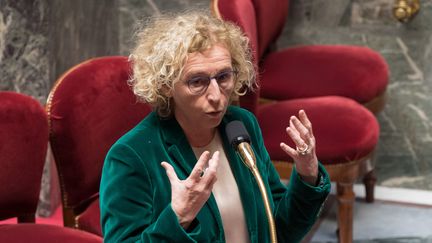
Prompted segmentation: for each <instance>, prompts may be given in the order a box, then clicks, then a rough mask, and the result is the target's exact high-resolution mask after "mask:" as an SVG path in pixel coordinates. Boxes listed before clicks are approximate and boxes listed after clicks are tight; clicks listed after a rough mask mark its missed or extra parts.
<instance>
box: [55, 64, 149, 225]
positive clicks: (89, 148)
mask: <svg viewBox="0 0 432 243" xmlns="http://www.w3.org/2000/svg"><path fill="white" fill-rule="evenodd" d="M130 75H131V69H130V65H129V62H128V60H127V57H123V56H112V57H101V58H95V59H91V60H88V61H86V62H83V63H81V64H78V65H77V66H75V67H73V68H71V69H70V70H69V71H67V72H66V73H65V74H64V75H63V76H62V77H61V78H60V79H59V80H58V81H57V83H56V85H55V86H54V88H53V90H52V91H51V93H50V96H49V98H48V103H47V111H48V118H49V125H50V143H51V148H52V151H53V155H54V158H55V161H56V164H57V169H58V173H59V181H60V184H61V185H60V186H61V191H62V200H63V208H64V213H66V214H68V213H70V212H69V210H72V211H73V213H74V214H75V215H76V214H79V213H80V210H81V211H82V210H83V207H86V205H87V204H89V203H90V202H91V201H93V200H94V199H96V198H97V196H98V192H99V183H100V178H101V171H102V166H103V162H104V159H105V155H106V153H107V152H108V150H109V148H110V147H111V145H112V144H113V143H114V142H115V141H116V140H117V139H118V138H120V137H121V136H122V135H123V134H124V133H126V132H127V131H128V130H129V129H131V128H132V127H134V126H135V125H136V124H137V123H138V122H139V121H140V120H141V119H143V118H144V117H145V116H146V115H147V114H148V113H149V112H150V111H151V108H150V107H149V106H148V105H146V104H143V103H139V102H137V99H136V98H135V95H134V94H133V92H132V91H131V88H130V86H129V85H128V84H127V80H128V78H129V76H130ZM65 220H66V216H65Z"/></svg>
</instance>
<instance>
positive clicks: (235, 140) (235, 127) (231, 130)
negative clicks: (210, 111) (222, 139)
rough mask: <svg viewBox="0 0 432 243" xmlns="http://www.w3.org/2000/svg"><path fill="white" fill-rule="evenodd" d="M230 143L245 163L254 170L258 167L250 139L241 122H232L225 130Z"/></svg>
mask: <svg viewBox="0 0 432 243" xmlns="http://www.w3.org/2000/svg"><path fill="white" fill-rule="evenodd" d="M225 131H226V134H227V137H228V141H229V143H230V144H231V146H232V147H233V148H234V149H235V150H236V151H237V152H238V153H239V154H240V157H241V159H242V161H243V163H244V164H245V165H246V166H247V167H248V168H249V169H250V170H252V169H253V168H254V167H256V159H255V154H254V152H253V150H252V147H251V146H250V137H249V133H248V132H247V130H246V128H245V126H244V125H243V123H242V122H241V121H232V122H230V123H228V124H227V126H226V128H225Z"/></svg>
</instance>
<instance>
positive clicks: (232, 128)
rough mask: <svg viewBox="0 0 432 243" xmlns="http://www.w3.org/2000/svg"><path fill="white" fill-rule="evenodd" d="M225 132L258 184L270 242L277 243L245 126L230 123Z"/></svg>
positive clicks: (263, 187) (238, 123)
mask: <svg viewBox="0 0 432 243" xmlns="http://www.w3.org/2000/svg"><path fill="white" fill-rule="evenodd" d="M225 132H226V134H227V137H228V141H229V143H230V144H231V146H232V147H233V148H234V150H236V151H237V153H238V154H239V155H240V158H241V159H242V161H243V163H244V164H245V165H246V167H248V168H249V170H250V171H251V172H252V174H253V176H254V177H255V180H256V182H257V184H258V188H259V190H260V192H261V196H262V199H263V201H264V207H265V211H266V215H267V220H268V223H269V231H270V240H271V242H272V243H277V236H276V226H275V223H274V219H273V212H272V210H271V207H270V201H269V198H268V195H267V190H266V188H265V185H264V182H263V180H262V177H261V175H260V173H259V170H258V168H257V166H256V158H255V154H254V152H253V150H252V147H251V145H250V136H249V133H248V132H247V130H246V128H245V126H244V125H243V123H242V122H241V121H231V122H229V123H228V124H227V126H226V127H225Z"/></svg>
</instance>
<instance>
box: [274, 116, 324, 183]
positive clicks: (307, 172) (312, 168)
mask: <svg viewBox="0 0 432 243" xmlns="http://www.w3.org/2000/svg"><path fill="white" fill-rule="evenodd" d="M286 132H287V133H288V135H289V136H290V138H291V139H292V140H293V142H294V144H295V146H296V148H291V147H290V146H288V145H286V144H285V143H281V144H280V146H281V148H282V149H283V150H284V151H285V152H286V153H287V154H288V155H289V156H291V158H293V159H294V163H295V165H296V169H297V172H298V173H299V175H300V177H301V178H302V179H303V180H304V181H306V182H307V183H309V184H310V185H313V186H314V185H315V184H316V181H317V178H318V159H317V156H316V153H315V149H316V148H315V145H316V143H315V137H314V135H313V132H312V123H311V122H310V121H309V119H308V117H307V115H306V113H305V111H304V110H300V111H299V115H298V118H297V117H296V116H292V117H291V118H290V124H289V126H288V127H287V128H286Z"/></svg>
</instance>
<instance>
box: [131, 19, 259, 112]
mask: <svg viewBox="0 0 432 243" xmlns="http://www.w3.org/2000/svg"><path fill="white" fill-rule="evenodd" d="M135 38H136V45H135V48H134V49H133V51H132V53H131V55H130V61H131V62H132V68H133V74H132V76H131V78H130V79H129V84H130V85H131V86H132V87H133V92H134V93H135V95H136V96H137V97H138V100H139V101H141V102H147V103H149V104H150V105H152V106H153V108H154V109H155V110H156V111H157V113H158V115H159V116H161V117H168V116H170V115H171V114H172V106H173V105H172V104H171V102H172V101H171V100H170V98H169V97H167V96H166V95H165V94H166V93H167V92H166V90H167V88H168V89H171V90H172V89H173V86H174V84H175V82H177V81H179V79H180V77H181V76H182V72H183V68H184V66H185V64H186V62H187V57H188V54H189V53H193V52H203V51H205V50H207V49H209V48H211V47H212V46H214V45H215V44H222V45H224V46H225V47H226V48H227V49H228V51H229V52H230V54H231V59H232V66H233V69H234V70H236V71H237V75H236V83H235V86H234V95H243V94H244V93H245V91H246V89H253V86H254V83H255V71H254V65H253V62H252V55H251V51H250V49H249V39H248V38H247V37H246V36H245V35H244V34H243V32H242V31H241V30H240V28H239V27H238V26H236V25H235V24H233V23H230V22H227V21H223V20H220V19H217V18H216V17H213V16H211V15H210V14H209V13H208V12H206V11H200V12H197V11H194V12H188V13H182V14H180V15H163V16H157V17H154V18H152V19H151V20H150V21H148V22H147V23H146V24H142V25H141V27H140V28H139V29H138V31H137V32H136V35H135ZM231 98H232V97H231Z"/></svg>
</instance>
